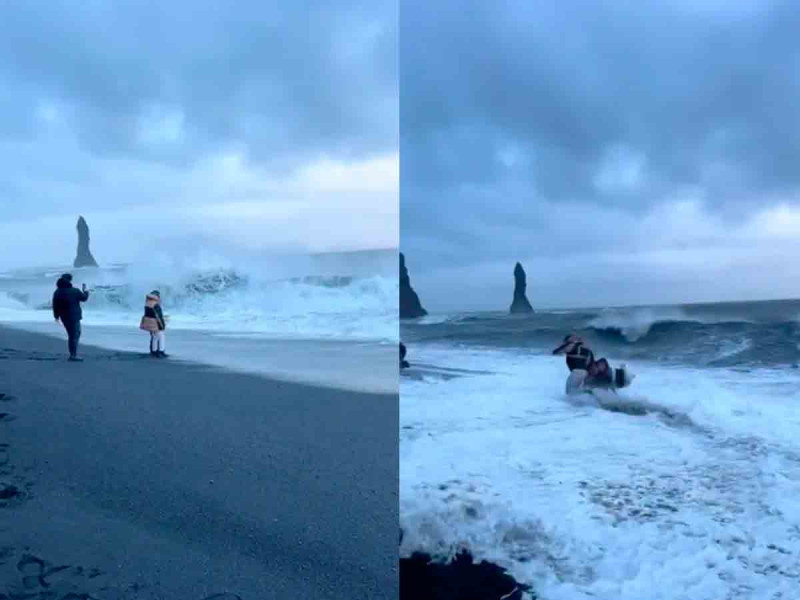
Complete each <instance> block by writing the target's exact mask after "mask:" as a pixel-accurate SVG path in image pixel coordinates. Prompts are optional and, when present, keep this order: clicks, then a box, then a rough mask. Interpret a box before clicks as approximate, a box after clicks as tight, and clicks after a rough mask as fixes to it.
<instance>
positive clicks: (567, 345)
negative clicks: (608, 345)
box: [553, 333, 594, 372]
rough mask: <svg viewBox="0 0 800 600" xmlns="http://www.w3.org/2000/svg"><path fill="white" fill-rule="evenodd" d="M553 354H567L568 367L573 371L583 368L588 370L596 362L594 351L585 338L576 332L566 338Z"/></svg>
mask: <svg viewBox="0 0 800 600" xmlns="http://www.w3.org/2000/svg"><path fill="white" fill-rule="evenodd" d="M553 354H566V355H567V368H568V369H569V370H570V372H571V371H574V370H575V369H583V370H584V371H587V370H588V369H589V366H590V365H591V364H592V363H594V353H593V352H592V351H591V350H590V349H589V347H588V346H586V345H585V342H584V341H583V338H580V337H578V336H577V335H575V334H574V333H571V334H569V335H568V336H566V337H565V338H564V343H563V344H561V345H560V346H559V347H558V348H556V349H555V350H553Z"/></svg>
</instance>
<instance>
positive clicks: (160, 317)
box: [144, 290, 168, 358]
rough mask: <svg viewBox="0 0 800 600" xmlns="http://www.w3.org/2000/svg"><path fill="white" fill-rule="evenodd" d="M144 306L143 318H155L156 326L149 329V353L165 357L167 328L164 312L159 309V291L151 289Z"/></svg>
mask: <svg viewBox="0 0 800 600" xmlns="http://www.w3.org/2000/svg"><path fill="white" fill-rule="evenodd" d="M146 300H147V301H146V303H145V306H144V316H145V319H155V325H156V327H155V328H154V329H151V330H150V354H151V355H152V356H156V357H158V358H166V357H167V356H168V355H167V353H166V352H164V347H165V339H164V331H165V330H166V328H167V321H166V319H164V312H163V311H162V310H161V293H160V292H159V291H158V290H153V291H152V292H150V293H149V294H147V298H146Z"/></svg>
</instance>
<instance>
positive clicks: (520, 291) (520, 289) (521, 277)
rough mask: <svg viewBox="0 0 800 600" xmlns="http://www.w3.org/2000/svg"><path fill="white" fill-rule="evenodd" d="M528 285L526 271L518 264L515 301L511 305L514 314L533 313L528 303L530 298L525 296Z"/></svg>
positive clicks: (515, 280)
mask: <svg viewBox="0 0 800 600" xmlns="http://www.w3.org/2000/svg"><path fill="white" fill-rule="evenodd" d="M526 287H527V283H526V281H525V269H523V268H522V265H521V264H519V263H517V265H516V266H515V267H514V301H513V302H512V303H511V312H512V313H532V312H533V307H532V306H531V303H530V302H528V297H527V296H526V295H525V288H526Z"/></svg>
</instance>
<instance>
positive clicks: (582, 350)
mask: <svg viewBox="0 0 800 600" xmlns="http://www.w3.org/2000/svg"><path fill="white" fill-rule="evenodd" d="M593 362H594V353H593V352H592V351H591V350H589V348H587V347H586V346H584V345H583V344H581V343H578V344H575V347H574V348H573V349H572V351H571V352H569V353H568V354H567V368H568V369H569V370H570V371H574V370H575V369H583V370H584V371H585V370H586V369H588V368H589V365H590V364H592V363H593Z"/></svg>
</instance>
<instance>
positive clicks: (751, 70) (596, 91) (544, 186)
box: [400, 0, 800, 300]
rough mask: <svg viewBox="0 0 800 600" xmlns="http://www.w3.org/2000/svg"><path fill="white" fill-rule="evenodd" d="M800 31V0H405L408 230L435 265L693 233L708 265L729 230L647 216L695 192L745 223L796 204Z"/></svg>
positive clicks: (654, 243)
mask: <svg viewBox="0 0 800 600" xmlns="http://www.w3.org/2000/svg"><path fill="white" fill-rule="evenodd" d="M799 25H800V11H797V9H796V6H795V5H794V4H793V3H791V2H787V1H781V2H777V1H776V2H762V3H744V2H733V3H722V2H719V3H718V2H707V3H691V2H688V1H684V0H675V1H666V0H665V1H660V2H655V1H650V2H641V3H636V4H635V5H632V4H630V3H619V2H589V1H579V0H572V1H568V2H560V3H541V2H522V1H519V0H515V1H512V0H506V1H503V2H498V3H491V4H487V3H482V2H446V3H435V4H432V3H424V2H421V1H419V0H408V1H404V2H403V3H402V6H401V12H400V94H401V102H400V115H401V140H400V146H401V157H402V163H401V194H402V196H401V227H402V233H401V235H402V246H403V247H404V248H405V250H406V251H407V252H408V253H409V258H413V257H414V256H415V255H416V261H415V262H417V263H418V264H419V268H420V269H421V271H420V273H419V274H420V276H422V277H424V276H425V269H428V268H430V269H435V268H439V267H441V266H442V265H447V264H449V265H453V266H456V265H465V264H476V263H478V262H480V261H489V260H496V261H498V265H500V264H506V262H505V261H513V260H517V259H518V258H523V257H529V258H530V260H536V259H540V258H548V257H549V258H555V257H563V256H569V255H574V256H578V255H581V254H587V253H589V254H593V255H599V254H609V253H613V252H620V253H624V252H636V251H642V250H644V249H650V250H658V249H663V248H669V247H680V246H687V245H688V246H691V247H693V248H695V249H696V251H697V257H698V260H702V257H703V251H704V248H706V247H707V244H709V243H712V242H713V243H717V242H718V241H719V240H718V238H717V237H715V238H714V240H709V239H707V238H708V236H704V234H703V232H702V231H693V233H692V236H691V239H684V238H682V237H681V236H668V237H670V239H669V240H667V241H664V240H659V239H657V238H658V237H659V236H655V237H654V236H651V237H650V238H649V239H646V240H643V239H641V236H640V235H639V234H638V232H639V229H640V224H641V223H642V222H643V221H646V220H647V219H648V218H651V217H652V215H653V214H657V213H658V211H662V212H663V211H664V210H665V209H664V207H665V206H667V207H669V206H680V205H681V203H682V202H683V203H685V202H686V201H687V199H691V200H692V201H693V202H695V203H696V204H697V205H698V206H700V207H701V208H702V211H701V212H702V213H703V214H704V215H705V214H707V215H708V216H709V218H715V219H720V222H721V225H722V227H723V228H725V227H727V228H731V229H735V228H737V227H743V226H744V225H745V224H746V223H747V222H748V220H752V219H753V218H754V215H755V214H756V213H758V212H759V211H765V210H768V209H770V207H773V206H776V205H777V204H779V203H784V204H794V202H795V200H796V197H797V191H798V189H799V188H800V170H799V169H797V168H796V157H797V156H798V155H800V154H799V153H800V121H798V120H797V119H796V118H795V112H796V106H797V105H798V102H800V69H798V67H800V42H798V41H797V40H798V37H797V35H796V31H797V30H798V26H799ZM676 210H677V209H676ZM667 214H669V211H667ZM712 237H713V236H712ZM765 243H766V242H765ZM604 264H606V263H603V262H602V261H601V262H600V263H598V264H597V265H596V268H600V269H602V268H604V266H603V265H604ZM511 265H512V266H513V262H511ZM498 268H500V267H499V266H498ZM653 268H654V269H657V267H653ZM579 273H580V270H579V269H575V270H574V277H576V278H577V277H581V275H580V274H579ZM412 277H413V271H412ZM495 277H496V278H498V280H502V276H501V275H500V274H499V273H498V274H497V275H496V276H495ZM584 280H585V281H586V282H587V285H588V278H584ZM652 280H656V281H657V280H658V277H657V273H656V275H655V276H654V274H653V273H652V272H650V273H649V275H648V281H652ZM666 280H667V278H665V281H666ZM598 285H599V284H598ZM590 287H591V286H590ZM798 291H800V290H798ZM619 296H620V297H619V300H624V298H623V296H624V294H622V293H620V294H619Z"/></svg>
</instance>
